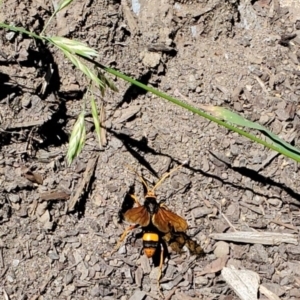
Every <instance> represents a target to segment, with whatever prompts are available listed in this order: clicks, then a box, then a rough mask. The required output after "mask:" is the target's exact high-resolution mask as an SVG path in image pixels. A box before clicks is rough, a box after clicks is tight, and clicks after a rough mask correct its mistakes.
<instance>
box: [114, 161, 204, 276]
mask: <svg viewBox="0 0 300 300" xmlns="http://www.w3.org/2000/svg"><path fill="white" fill-rule="evenodd" d="M180 167H182V165H180V166H178V167H176V168H174V169H173V170H171V171H170V172H168V173H166V174H165V175H164V176H163V177H162V178H161V179H160V180H159V181H158V182H157V183H156V184H155V185H154V186H153V188H149V186H148V185H147V183H146V181H145V180H144V179H143V177H142V176H140V175H138V174H137V173H136V172H135V171H133V172H135V173H136V174H137V175H138V177H139V179H140V181H141V182H142V184H143V185H144V187H145V201H144V204H143V205H141V204H140V203H139V201H138V199H137V197H136V196H135V195H133V194H130V197H131V199H133V201H134V204H136V206H135V207H131V208H124V207H123V208H122V209H121V211H120V217H121V219H124V220H125V221H126V222H129V223H132V224H134V225H132V226H130V227H129V228H128V229H126V230H125V231H124V233H123V234H122V236H121V238H120V241H119V243H118V244H117V246H116V249H118V248H119V246H120V244H121V243H122V241H123V240H124V239H125V237H126V236H127V234H128V232H130V231H131V230H133V229H134V228H137V227H142V230H143V237H142V240H143V248H144V254H145V255H146V256H147V257H148V258H151V257H153V256H154V255H155V254H156V253H157V250H158V249H159V248H160V263H159V275H158V282H159V279H160V277H161V272H162V265H163V260H164V249H165V248H166V247H165V244H166V243H167V244H168V245H170V247H171V248H172V249H173V250H174V251H176V252H180V251H181V249H182V248H183V246H184V245H186V246H187V247H188V248H189V250H190V252H191V253H192V254H196V255H202V254H203V249H202V248H201V247H200V245H198V244H197V243H196V242H195V241H193V240H192V239H191V238H190V237H189V236H188V235H187V234H186V231H187V228H188V224H187V222H186V220H185V219H184V218H182V217H180V216H178V215H177V214H175V213H173V212H172V211H170V210H169V209H168V208H167V207H166V205H165V201H164V200H163V201H160V202H157V197H156V195H155V189H156V188H157V187H158V186H159V185H160V184H161V183H162V182H163V181H164V180H165V179H166V178H167V177H168V176H170V175H171V174H172V173H173V172H174V171H176V170H178V169H179V168H180ZM160 246H161V247H160Z"/></svg>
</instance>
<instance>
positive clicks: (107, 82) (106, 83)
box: [98, 70, 119, 96]
mask: <svg viewBox="0 0 300 300" xmlns="http://www.w3.org/2000/svg"><path fill="white" fill-rule="evenodd" d="M98 77H99V79H100V80H101V81H102V82H103V83H104V87H106V86H108V87H109V88H110V89H111V90H112V91H114V92H118V91H119V90H118V88H117V87H116V86H115V84H114V83H113V82H112V81H111V80H110V79H108V78H107V77H106V76H105V75H104V74H103V73H102V72H101V71H99V70H98ZM104 87H101V86H100V91H101V95H102V96H104V94H105V88H104Z"/></svg>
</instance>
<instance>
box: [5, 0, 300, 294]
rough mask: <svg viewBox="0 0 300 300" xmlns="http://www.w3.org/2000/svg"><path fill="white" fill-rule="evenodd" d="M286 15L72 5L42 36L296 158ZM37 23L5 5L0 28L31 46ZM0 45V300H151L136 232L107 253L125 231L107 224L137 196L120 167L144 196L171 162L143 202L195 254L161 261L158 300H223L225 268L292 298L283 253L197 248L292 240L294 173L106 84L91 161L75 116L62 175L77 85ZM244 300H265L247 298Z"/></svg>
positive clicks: (265, 153) (263, 0) (296, 88)
mask: <svg viewBox="0 0 300 300" xmlns="http://www.w3.org/2000/svg"><path fill="white" fill-rule="evenodd" d="M53 2H54V1H53ZM286 2H287V1H286ZM286 2H284V1H281V2H279V1H278V0H259V1H248V0H231V1H219V0H199V1H196V0H194V1H193V0H190V1H175V0H173V1H172V0H151V1H147V0H140V1H132V2H129V1H128V2H127V1H126V0H124V1H118V0H107V1H103V0H102V1H101V0H94V1H83V0H78V1H74V2H73V3H72V4H71V5H70V6H69V7H68V8H67V9H65V10H64V11H62V12H60V13H59V14H58V16H57V17H56V18H55V19H54V20H53V23H52V25H51V26H52V27H50V28H49V30H48V34H49V35H61V36H65V37H68V38H72V39H78V40H80V41H84V42H86V43H88V44H89V45H90V46H91V47H94V48H95V49H97V50H98V51H99V53H100V58H99V61H100V62H101V63H103V64H104V65H107V66H111V67H113V68H116V69H118V70H120V71H122V72H124V73H126V74H127V75H130V76H132V77H134V78H137V79H139V80H141V81H142V82H143V83H146V84H149V85H152V86H154V87H157V88H158V89H160V90H162V91H164V92H166V93H169V94H170V95H174V96H177V97H178V98H180V99H183V100H185V101H187V102H188V103H191V104H193V105H195V106H197V105H200V104H201V105H203V104H211V105H219V106H223V107H227V108H230V109H232V110H234V111H237V112H238V113H240V114H242V115H244V116H245V117H247V118H248V119H251V120H252V121H257V122H259V123H261V124H262V125H265V126H267V127H268V128H269V129H271V130H272V131H273V132H274V133H276V134H279V135H280V136H281V137H282V138H283V139H285V140H286V141H288V142H290V143H293V144H294V145H296V146H298V147H299V124H300V123H299V121H300V119H299V117H300V109H299V95H300V67H299V62H300V49H299V46H300V20H299V19H298V20H297V16H298V17H299V15H300V13H298V12H299V10H298V11H297V9H299V5H298V6H297V4H298V3H296V2H290V3H288V4H290V6H293V5H294V6H293V8H292V9H291V8H290V7H289V6H285V4H287V3H286ZM52 11H53V3H52V2H51V1H47V0H45V1H43V0H39V1H16V0H6V1H3V4H2V11H1V21H3V22H4V21H5V22H7V23H14V24H15V25H17V26H22V27H24V28H26V29H28V30H32V31H35V32H40V31H41V29H42V28H43V26H44V24H45V22H46V21H47V20H48V19H49V17H50V15H51V12H52ZM0 33H1V39H0V42H1V50H0V55H1V57H0V118H1V119H0V122H1V127H0V129H1V132H0V147H1V153H0V181H1V184H0V293H2V294H0V295H1V296H0V297H2V298H1V299H11V300H13V299H18V300H21V299H122V300H125V299H132V300H134V299H136V300H138V299H160V298H161V295H159V294H158V291H157V285H156V271H157V269H156V268H154V266H153V264H152V261H151V260H148V259H146V258H145V257H144V256H143V254H142V243H141V239H135V236H136V234H137V233H138V232H139V231H138V230H137V231H136V232H133V233H132V234H130V235H129V237H128V239H127V241H126V242H125V243H124V244H123V245H122V246H121V248H120V250H119V251H118V252H117V253H114V254H113V255H110V253H111V252H112V250H113V248H114V246H115V245H116V242H117V241H118V239H119V236H120V235H121V233H122V232H123V230H124V228H125V225H124V224H119V223H118V211H119V209H120V207H121V205H122V202H123V199H124V197H125V195H126V193H127V192H128V190H129V188H130V187H131V186H133V185H134V186H135V192H136V194H137V195H138V196H139V197H140V198H141V195H142V188H141V185H140V184H139V182H138V180H137V178H136V176H135V175H133V174H132V173H131V172H130V171H128V169H126V165H130V166H132V167H133V168H136V169H137V170H139V171H140V172H141V173H142V174H143V175H144V176H145V177H146V178H147V179H150V180H151V181H153V182H155V181H157V180H158V178H160V177H161V175H162V174H163V173H165V172H166V171H168V170H170V169H171V168H172V167H174V166H177V165H179V164H180V163H182V162H183V161H185V160H189V164H188V165H187V166H185V167H184V168H181V169H180V170H179V171H178V172H176V173H175V174H174V176H171V178H169V179H167V180H166V181H165V182H164V183H163V184H162V185H161V186H160V187H159V189H158V191H157V192H158V197H159V199H166V201H167V202H166V204H167V205H168V207H169V208H170V209H172V210H173V211H174V212H176V213H178V214H179V215H181V216H184V217H185V218H186V220H187V221H188V224H189V230H188V234H189V235H190V236H192V237H193V239H194V240H197V241H198V243H199V244H201V246H202V247H203V249H204V251H205V253H206V255H205V257H204V258H201V259H195V257H193V256H191V255H190V254H189V252H188V251H183V253H179V254H177V253H173V252H170V256H169V258H167V259H166V260H165V264H164V268H163V276H162V280H161V291H162V293H163V295H164V297H165V298H166V299H172V300H176V299H178V300H179V299H224V300H225V299H227V300H229V299H239V298H238V297H237V296H236V294H235V293H234V292H233V290H232V289H231V288H230V287H229V285H228V284H227V283H226V282H225V280H224V277H223V276H222V275H221V271H220V270H221V268H222V267H223V266H224V265H226V267H230V266H234V267H235V268H236V269H241V270H244V269H246V270H252V271H254V272H256V273H257V274H258V275H259V278H260V283H261V284H262V285H263V286H264V287H265V288H267V289H268V290H269V291H271V292H273V293H274V294H275V295H277V296H278V297H279V298H280V299H300V263H299V259H300V247H299V245H298V244H297V242H296V243H295V244H291V243H282V242H279V243H275V241H274V245H265V244H264V243H250V242H247V240H246V242H245V243H237V242H232V241H230V240H229V241H217V240H215V239H213V238H212V237H211V234H215V233H226V232H233V231H247V232H277V233H281V234H282V237H284V236H287V234H294V236H295V238H296V240H298V237H299V229H300V211H299V204H300V202H299V201H300V186H299V184H298V176H299V167H298V164H297V163H295V162H293V161H292V160H289V159H287V158H285V157H283V156H279V155H276V154H274V153H273V152H271V151H269V150H267V149H265V148H263V147H262V146H259V145H256V144H254V143H252V142H249V141H248V140H246V139H245V138H241V137H240V136H238V135H237V134H235V133H232V132H228V131H227V130H225V129H223V128H220V127H218V126H217V125H215V124H213V123H210V122H208V121H207V120H205V119H202V118H200V117H199V116H195V115H193V114H191V113H189V112H187V111H185V110H184V109H182V108H179V107H176V106H174V105H173V104H170V103H167V102H166V101H164V100H162V99H158V98H157V97H154V96H153V95H151V94H149V93H144V92H143V91H142V90H140V89H138V88H136V87H134V86H129V85H128V84H127V83H125V82H123V81H121V80H117V79H113V80H115V83H116V85H117V86H118V88H119V92H118V93H111V92H108V93H107V95H106V96H105V98H104V101H105V102H104V103H105V110H106V122H105V126H106V128H107V140H108V143H107V146H106V147H105V149H103V150H102V151H101V152H99V150H98V143H97V140H96V139H95V135H94V128H93V125H92V124H93V123H92V118H91V117H90V116H88V117H87V127H88V133H87V141H86V147H85V148H84V150H83V152H82V153H81V154H80V157H79V158H78V159H76V160H75V161H74V163H73V164H72V166H71V167H68V166H67V164H66V162H65V153H66V149H67V143H68V136H69V134H70V132H71V129H72V127H73V125H74V122H75V120H76V118H77V116H78V114H79V112H80V111H81V108H82V105H83V95H84V93H85V91H86V87H87V82H86V80H85V78H84V77H83V76H82V74H81V73H80V72H79V71H78V70H75V69H74V68H73V66H72V65H71V64H70V63H69V62H68V61H67V59H66V58H65V57H64V56H63V54H62V53H60V52H58V51H57V50H55V49H53V48H51V47H48V46H45V45H41V44H40V43H35V42H34V41H33V40H32V39H30V38H28V37H26V36H22V35H18V34H15V33H11V32H7V31H4V30H1V31H0ZM49 69H50V70H51V69H52V70H53V76H52V79H51V82H50V84H49V86H48V87H47V89H46V91H45V93H44V94H43V93H42V85H43V82H44V77H45V75H46V73H47V71H48V70H49ZM96 157H99V158H98V160H96V164H95V172H94V175H93V176H92V177H91V178H90V179H89V186H88V188H87V191H86V192H85V193H83V194H82V195H81V198H80V199H81V200H80V205H78V206H76V209H75V210H74V211H73V212H72V213H68V212H67V207H68V202H69V201H70V195H71V197H73V196H74V194H75V193H76V191H78V189H79V186H80V183H81V180H82V178H83V177H84V172H85V170H86V168H87V163H88V161H92V163H93V162H94V161H93V159H95V158H96ZM53 193H54V194H53ZM245 238H246V239H247V235H245ZM184 250H185V249H184ZM217 259H219V260H217ZM257 297H258V299H271V298H267V296H265V293H263V291H262V290H260V292H258V296H257ZM253 299H255V298H253ZM272 299H275V298H272Z"/></svg>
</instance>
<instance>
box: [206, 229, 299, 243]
mask: <svg viewBox="0 0 300 300" xmlns="http://www.w3.org/2000/svg"><path fill="white" fill-rule="evenodd" d="M210 237H211V238H213V239H215V240H221V241H231V242H237V243H249V244H262V245H280V244H281V243H287V244H294V245H298V240H297V238H296V236H295V235H294V234H290V233H280V232H252V231H249V232H248V231H238V232H227V233H213V234H211V235H210Z"/></svg>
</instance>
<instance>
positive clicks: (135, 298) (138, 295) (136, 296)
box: [129, 291, 146, 300]
mask: <svg viewBox="0 0 300 300" xmlns="http://www.w3.org/2000/svg"><path fill="white" fill-rule="evenodd" d="M145 296H146V293H145V292H144V291H135V292H134V293H133V295H132V296H131V297H130V298H129V300H143V299H144V298H145Z"/></svg>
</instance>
